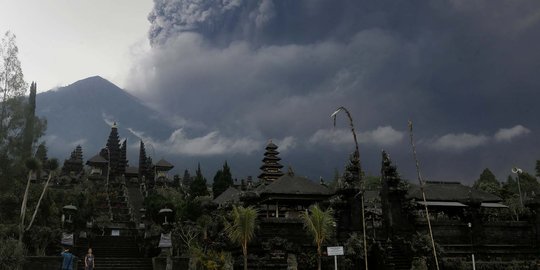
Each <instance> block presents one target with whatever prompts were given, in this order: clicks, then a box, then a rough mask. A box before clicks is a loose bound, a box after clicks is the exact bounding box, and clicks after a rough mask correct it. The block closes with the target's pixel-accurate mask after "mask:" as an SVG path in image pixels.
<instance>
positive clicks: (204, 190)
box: [189, 163, 208, 198]
mask: <svg viewBox="0 0 540 270" xmlns="http://www.w3.org/2000/svg"><path fill="white" fill-rule="evenodd" d="M189 194H190V195H191V197H192V198H195V197H198V196H208V187H207V186H206V178H204V176H203V175H202V171H201V164H200V163H199V164H198V165H197V171H196V173H195V179H193V182H191V185H190V186H189Z"/></svg>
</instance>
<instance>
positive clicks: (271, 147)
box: [259, 140, 283, 183]
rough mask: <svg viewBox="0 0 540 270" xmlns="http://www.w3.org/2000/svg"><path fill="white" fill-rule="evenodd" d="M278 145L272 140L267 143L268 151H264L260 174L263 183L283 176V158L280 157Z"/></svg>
mask: <svg viewBox="0 0 540 270" xmlns="http://www.w3.org/2000/svg"><path fill="white" fill-rule="evenodd" d="M277 148H278V146H277V145H275V144H274V143H273V142H272V141H271V140H270V141H269V142H268V144H267V145H266V148H265V149H266V152H264V158H263V160H262V162H263V165H262V166H261V167H260V169H261V171H262V173H261V174H260V175H259V179H261V181H262V182H263V183H271V182H274V181H275V180H277V179H278V178H280V177H281V176H283V172H281V168H283V165H281V164H280V163H279V161H280V160H281V158H280V157H278V155H279V152H278V151H277Z"/></svg>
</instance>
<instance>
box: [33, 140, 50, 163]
mask: <svg viewBox="0 0 540 270" xmlns="http://www.w3.org/2000/svg"><path fill="white" fill-rule="evenodd" d="M47 151H48V150H47V146H46V145H45V142H42V143H40V144H39V145H38V147H37V150H36V159H37V160H38V161H39V162H41V164H45V162H46V161H47V159H48V157H47Z"/></svg>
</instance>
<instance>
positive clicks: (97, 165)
mask: <svg viewBox="0 0 540 270" xmlns="http://www.w3.org/2000/svg"><path fill="white" fill-rule="evenodd" d="M108 164H109V162H108V161H107V160H106V159H104V158H103V157H102V156H101V155H99V154H97V155H95V156H93V157H91V158H90V159H89V160H88V161H86V165H88V166H89V167H90V174H89V177H91V178H101V177H107V168H108Z"/></svg>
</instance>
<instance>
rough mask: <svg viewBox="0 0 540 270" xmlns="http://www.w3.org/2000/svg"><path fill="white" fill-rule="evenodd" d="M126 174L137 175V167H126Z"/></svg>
mask: <svg viewBox="0 0 540 270" xmlns="http://www.w3.org/2000/svg"><path fill="white" fill-rule="evenodd" d="M125 173H126V174H139V168H137V167H131V166H130V167H126V171H125Z"/></svg>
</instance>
